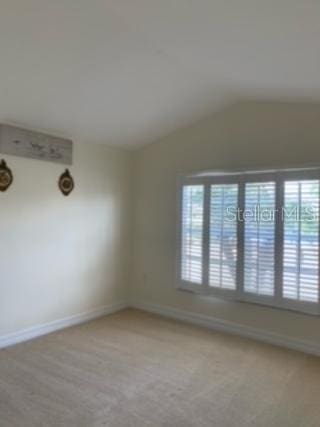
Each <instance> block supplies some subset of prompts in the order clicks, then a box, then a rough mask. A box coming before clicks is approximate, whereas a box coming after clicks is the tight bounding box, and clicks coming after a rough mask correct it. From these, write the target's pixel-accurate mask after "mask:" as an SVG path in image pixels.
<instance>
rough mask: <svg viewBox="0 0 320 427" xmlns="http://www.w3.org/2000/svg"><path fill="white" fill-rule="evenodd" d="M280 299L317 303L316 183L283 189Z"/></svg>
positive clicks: (297, 183) (299, 183) (288, 185)
mask: <svg viewBox="0 0 320 427" xmlns="http://www.w3.org/2000/svg"><path fill="white" fill-rule="evenodd" d="M283 220H284V242H283V251H284V252H283V296H284V297H285V298H289V299H294V300H299V301H309V302H318V301H319V181H318V180H303V181H286V182H285V187H284V212H283Z"/></svg>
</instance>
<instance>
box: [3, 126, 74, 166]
mask: <svg viewBox="0 0 320 427" xmlns="http://www.w3.org/2000/svg"><path fill="white" fill-rule="evenodd" d="M0 153H3V154H9V155H12V156H19V157H28V158H31V159H37V160H47V161H49V162H55V163H62V164H65V165H71V164H72V141H71V140H69V139H63V138H58V137H56V136H51V135H46V134H44V133H40V132H33V131H30V130H26V129H21V128H17V127H15V126H9V125H0Z"/></svg>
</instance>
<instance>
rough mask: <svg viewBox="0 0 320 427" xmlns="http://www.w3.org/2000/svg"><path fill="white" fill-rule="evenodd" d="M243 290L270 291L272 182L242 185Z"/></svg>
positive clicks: (272, 292)
mask: <svg viewBox="0 0 320 427" xmlns="http://www.w3.org/2000/svg"><path fill="white" fill-rule="evenodd" d="M245 211H246V212H248V215H247V216H246V218H245V222H244V290H245V292H249V293H253V294H257V295H269V296H272V295H274V275H275V271H274V264H275V263H274V249H275V248H274V246H275V218H274V211H275V183H274V182H258V183H251V182H250V183H246V185H245Z"/></svg>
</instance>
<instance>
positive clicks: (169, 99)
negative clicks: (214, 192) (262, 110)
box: [0, 0, 320, 148]
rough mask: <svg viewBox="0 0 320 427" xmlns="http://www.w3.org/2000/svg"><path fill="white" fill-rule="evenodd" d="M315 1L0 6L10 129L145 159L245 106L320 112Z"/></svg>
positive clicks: (54, 1) (4, 112) (1, 110)
mask: <svg viewBox="0 0 320 427" xmlns="http://www.w3.org/2000/svg"><path fill="white" fill-rule="evenodd" d="M319 40H320V2H319V1H315V0H303V1H302V0H268V1H266V0H228V1H226V0H89V1H88V0H0V121H2V122H7V123H14V124H19V125H24V126H26V127H29V128H34V129H38V130H45V131H49V132H53V133H56V134H59V135H62V136H67V137H72V138H74V139H75V140H79V141H84V142H98V143H106V144H110V145H117V146H121V147H129V148H130V147H133V148H134V147H137V146H140V145H143V144H147V143H149V142H153V141H155V140H157V139H159V138H161V137H163V136H165V135H166V134H168V133H170V132H172V131H174V130H176V129H178V128H181V127H185V126H187V125H188V124H189V123H192V122H194V121H196V120H198V119H200V118H202V117H204V116H207V115H209V114H211V113H212V112H214V111H215V110H217V109H219V108H222V107H223V106H225V105H226V104H228V103H230V102H233V101H234V100H237V99H239V98H243V97H245V98H259V99H268V100H270V99H272V100H286V101H290V100H294V101H297V100H298V101H299V100H303V101H310V102H318V101H320V43H319Z"/></svg>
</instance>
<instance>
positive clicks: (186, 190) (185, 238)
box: [181, 185, 204, 284]
mask: <svg viewBox="0 0 320 427" xmlns="http://www.w3.org/2000/svg"><path fill="white" fill-rule="evenodd" d="M203 201H204V187H203V185H186V186H184V187H183V190H182V228H181V233H182V236H181V278H182V280H185V281H187V282H192V283H197V284H201V282H202V227H203Z"/></svg>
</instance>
